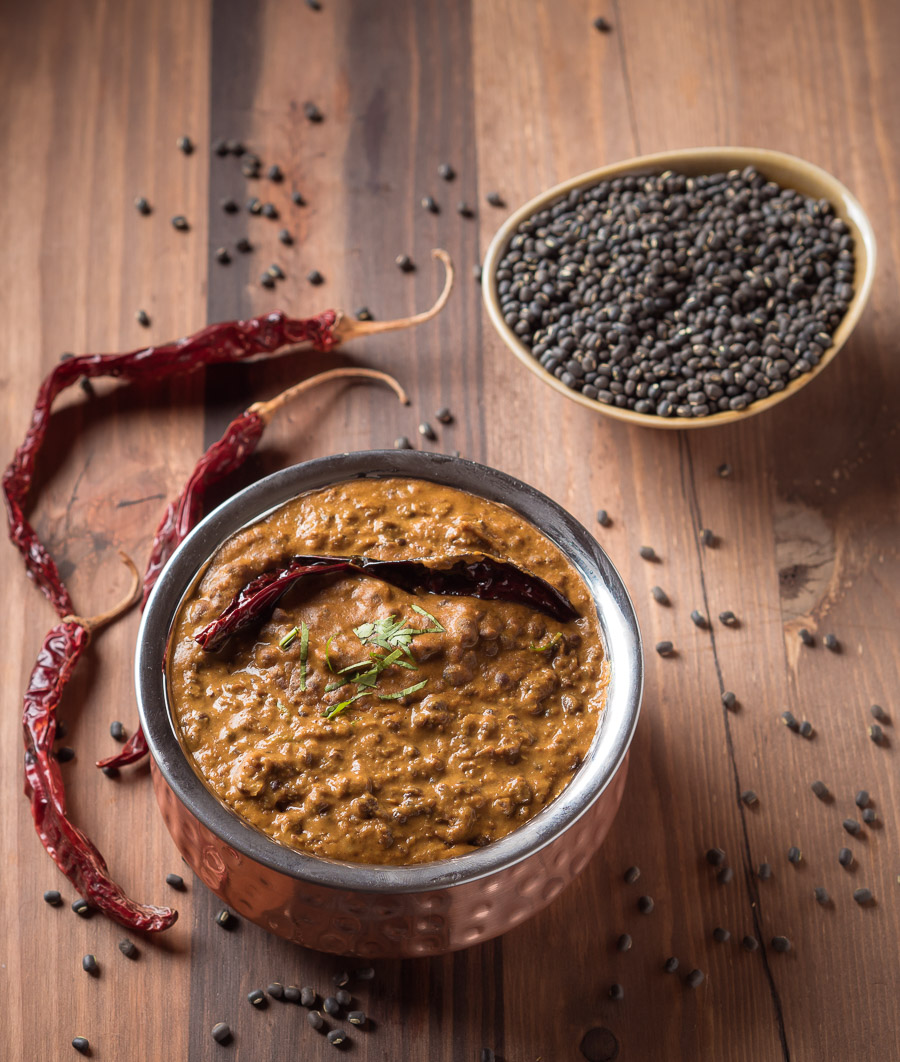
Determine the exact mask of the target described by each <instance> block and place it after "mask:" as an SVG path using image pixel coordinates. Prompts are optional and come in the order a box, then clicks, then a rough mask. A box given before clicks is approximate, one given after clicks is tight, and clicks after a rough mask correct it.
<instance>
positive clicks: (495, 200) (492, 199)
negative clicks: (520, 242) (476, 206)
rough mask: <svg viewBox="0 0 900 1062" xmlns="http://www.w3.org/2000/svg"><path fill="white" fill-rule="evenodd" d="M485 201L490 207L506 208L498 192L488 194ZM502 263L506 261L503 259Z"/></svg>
mask: <svg viewBox="0 0 900 1062" xmlns="http://www.w3.org/2000/svg"><path fill="white" fill-rule="evenodd" d="M487 201H488V203H490V205H491V206H492V207H502V206H506V204H505V203H504V202H503V196H501V195H500V193H499V192H488V194H487ZM504 261H506V259H504Z"/></svg>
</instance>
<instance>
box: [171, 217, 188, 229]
mask: <svg viewBox="0 0 900 1062" xmlns="http://www.w3.org/2000/svg"><path fill="white" fill-rule="evenodd" d="M172 228H173V229H177V230H178V231H179V232H187V231H188V229H189V228H190V225H189V224H188V219H187V218H186V217H185V216H184V214H176V215H175V217H173V218H172Z"/></svg>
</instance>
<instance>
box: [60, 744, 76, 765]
mask: <svg viewBox="0 0 900 1062" xmlns="http://www.w3.org/2000/svg"><path fill="white" fill-rule="evenodd" d="M56 759H57V760H58V761H59V762H60V763H68V762H69V761H70V760H74V759H75V750H74V749H73V748H72V747H71V746H70V745H63V747H62V748H61V749H57V750H56Z"/></svg>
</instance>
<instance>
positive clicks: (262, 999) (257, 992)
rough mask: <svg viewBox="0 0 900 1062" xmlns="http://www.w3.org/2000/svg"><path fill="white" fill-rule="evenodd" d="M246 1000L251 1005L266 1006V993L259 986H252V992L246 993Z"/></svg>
mask: <svg viewBox="0 0 900 1062" xmlns="http://www.w3.org/2000/svg"><path fill="white" fill-rule="evenodd" d="M247 1002H248V1003H249V1004H250V1005H251V1006H252V1007H264V1006H266V1002H267V1001H266V994H265V992H263V990H262V989H261V988H254V989H253V991H252V992H248V993H247Z"/></svg>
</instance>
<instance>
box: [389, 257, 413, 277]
mask: <svg viewBox="0 0 900 1062" xmlns="http://www.w3.org/2000/svg"><path fill="white" fill-rule="evenodd" d="M394 265H395V266H396V267H397V268H398V269H399V270H400V272H401V273H412V272H413V270H414V269H415V268H416V266H415V263H414V262H413V260H412V259H411V258H410V257H409V255H408V254H398V255H397V257H396V258H395V259H394Z"/></svg>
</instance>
